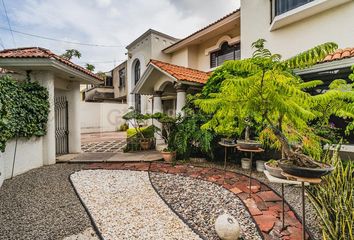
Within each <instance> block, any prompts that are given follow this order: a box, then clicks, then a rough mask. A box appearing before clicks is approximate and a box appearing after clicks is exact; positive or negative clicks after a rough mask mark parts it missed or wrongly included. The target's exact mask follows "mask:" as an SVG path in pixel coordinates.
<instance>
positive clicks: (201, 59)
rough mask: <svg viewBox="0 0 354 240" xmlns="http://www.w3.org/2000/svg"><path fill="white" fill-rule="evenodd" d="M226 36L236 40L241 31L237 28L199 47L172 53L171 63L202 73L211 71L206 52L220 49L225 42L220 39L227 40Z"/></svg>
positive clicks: (193, 46) (207, 40)
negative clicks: (211, 49)
mask: <svg viewBox="0 0 354 240" xmlns="http://www.w3.org/2000/svg"><path fill="white" fill-rule="evenodd" d="M226 36H228V37H229V38H230V39H234V38H235V37H239V36H240V31H239V29H237V28H235V29H232V30H230V31H225V32H223V33H221V34H219V35H217V36H215V37H212V38H209V39H206V40H204V41H203V42H202V43H201V44H199V45H192V46H187V47H185V48H182V49H180V50H178V51H176V52H174V53H172V59H171V63H173V64H176V65H179V66H184V67H190V68H194V69H198V70H201V71H210V70H211V69H210V54H208V53H206V50H207V49H210V48H213V47H214V48H217V47H219V45H221V44H222V43H223V42H224V41H222V42H220V39H226ZM218 43H219V44H218Z"/></svg>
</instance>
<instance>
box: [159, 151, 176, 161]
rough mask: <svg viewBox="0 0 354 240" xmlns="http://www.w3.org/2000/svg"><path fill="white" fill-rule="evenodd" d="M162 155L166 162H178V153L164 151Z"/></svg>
mask: <svg viewBox="0 0 354 240" xmlns="http://www.w3.org/2000/svg"><path fill="white" fill-rule="evenodd" d="M161 154H162V157H163V159H164V160H165V161H166V162H173V161H175V160H176V151H171V150H168V149H164V150H162V151H161Z"/></svg>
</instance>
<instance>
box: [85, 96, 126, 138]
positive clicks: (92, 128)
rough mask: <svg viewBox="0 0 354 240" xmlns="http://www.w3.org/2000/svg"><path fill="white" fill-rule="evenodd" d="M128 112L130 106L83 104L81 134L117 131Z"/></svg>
mask: <svg viewBox="0 0 354 240" xmlns="http://www.w3.org/2000/svg"><path fill="white" fill-rule="evenodd" d="M127 111H128V104H119V103H95V102H81V103H80V115H81V116H80V119H81V133H91V132H107V131H115V130H116V129H117V127H118V126H120V125H121V124H123V123H124V122H125V121H124V120H123V119H122V116H123V115H124V114H125V113H126V112H127Z"/></svg>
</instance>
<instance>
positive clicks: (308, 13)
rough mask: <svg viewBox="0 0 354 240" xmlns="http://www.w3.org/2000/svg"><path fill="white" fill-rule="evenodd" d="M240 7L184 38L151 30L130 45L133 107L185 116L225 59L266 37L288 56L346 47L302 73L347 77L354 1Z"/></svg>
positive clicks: (245, 0)
mask: <svg viewBox="0 0 354 240" xmlns="http://www.w3.org/2000/svg"><path fill="white" fill-rule="evenodd" d="M240 9H241V10H240ZM240 9H239V10H236V11H234V12H232V13H230V14H228V15H226V16H224V17H223V18H221V19H219V20H217V21H216V22H214V23H211V24H210V25H208V26H206V27H204V28H202V29H200V30H199V31H197V32H195V33H193V34H191V35H189V36H187V37H186V38H184V39H180V40H178V39H176V38H174V37H171V36H168V35H166V34H163V33H160V32H158V31H155V30H148V31H147V32H145V33H144V34H143V35H141V36H140V37H138V38H137V39H136V40H135V41H133V42H132V43H131V44H129V45H128V46H127V51H128V54H127V55H128V60H127V84H128V105H129V106H131V107H134V108H135V109H137V110H139V111H141V112H142V113H146V112H152V113H153V112H165V113H167V114H170V115H175V114H183V112H182V110H181V109H182V108H183V106H184V104H185V96H186V94H188V93H192V94H193V93H194V92H196V91H199V90H200V89H201V87H202V86H203V84H204V83H205V82H206V81H207V79H208V76H209V75H210V72H212V71H213V70H214V69H215V68H216V67H217V66H219V65H221V64H222V63H223V62H224V61H226V60H235V59H243V58H248V57H251V55H252V52H253V50H252V48H251V44H252V43H253V42H254V41H256V40H257V39H260V38H263V39H266V40H267V44H266V47H267V48H269V49H270V50H271V51H272V52H273V53H279V54H281V55H282V56H283V58H289V57H292V56H294V55H296V54H297V53H300V52H302V51H305V50H307V49H309V48H312V47H314V46H316V45H318V44H321V43H325V42H336V43H337V44H338V45H339V47H340V48H342V49H339V50H338V51H337V52H336V53H335V54H333V55H331V56H327V57H326V59H325V60H324V63H320V64H317V65H316V66H314V67H312V68H311V69H307V70H303V71H299V74H300V75H302V76H303V77H304V79H311V77H314V76H313V75H312V76H309V75H308V74H309V73H311V74H320V75H321V74H322V75H321V76H323V72H325V71H328V70H331V71H332V70H335V71H340V72H341V73H342V74H343V75H345V74H347V73H348V71H349V67H350V66H351V65H353V64H354V51H353V48H351V47H353V46H354V40H353V39H354V26H353V25H352V22H354V14H353V13H354V1H353V0H271V1H269V0H241V8H240ZM338 69H339V70H338ZM337 73H338V72H337ZM305 74H307V76H305ZM338 76H339V75H337V77H338ZM315 77H318V76H315ZM333 77H334V76H333V74H332V78H333Z"/></svg>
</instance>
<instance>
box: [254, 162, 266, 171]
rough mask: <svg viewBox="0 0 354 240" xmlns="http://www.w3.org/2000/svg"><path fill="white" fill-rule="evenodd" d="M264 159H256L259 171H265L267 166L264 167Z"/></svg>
mask: <svg viewBox="0 0 354 240" xmlns="http://www.w3.org/2000/svg"><path fill="white" fill-rule="evenodd" d="M264 163H265V162H264V161H262V160H257V161H256V168H257V171H258V172H264V170H265V168H264Z"/></svg>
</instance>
